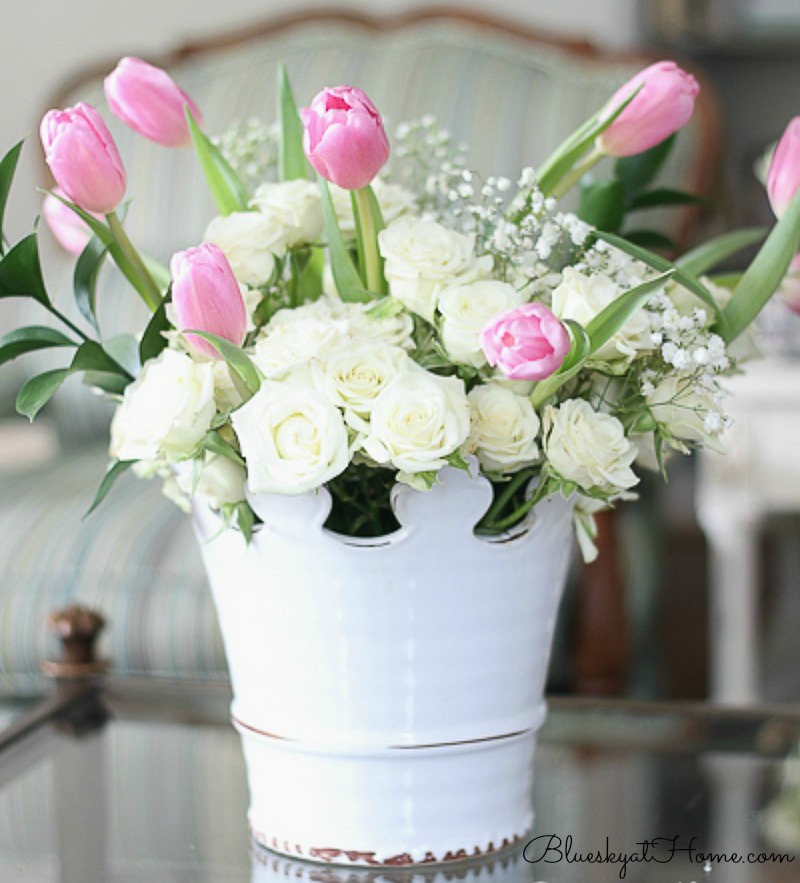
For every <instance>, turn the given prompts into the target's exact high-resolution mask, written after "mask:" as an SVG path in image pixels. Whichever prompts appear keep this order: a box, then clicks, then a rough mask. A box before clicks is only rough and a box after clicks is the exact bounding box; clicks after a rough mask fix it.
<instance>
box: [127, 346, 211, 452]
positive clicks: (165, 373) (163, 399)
mask: <svg viewBox="0 0 800 883" xmlns="http://www.w3.org/2000/svg"><path fill="white" fill-rule="evenodd" d="M215 411H216V406H215V404H214V368H213V366H212V364H211V363H210V362H195V361H194V360H193V359H192V358H191V357H190V356H187V355H186V354H184V353H181V352H178V351H176V350H171V349H165V350H163V351H162V353H161V355H159V356H158V358H157V359H152V360H151V361H149V362H147V363H145V366H144V368H143V369H142V373H141V374H140V375H139V377H138V378H137V379H136V380H135V381H134V382H133V383H131V384H130V385H129V386H128V387H127V389H126V390H125V395H124V397H123V399H122V403H121V404H120V406H119V408H118V409H117V412H116V414H115V415H114V420H113V421H112V423H111V448H110V452H111V456H112V457H116V458H117V459H119V460H155V459H156V457H158V456H159V455H162V456H165V457H167V458H168V459H175V460H177V459H180V458H181V457H185V456H186V455H188V454H189V453H191V451H192V449H193V448H194V447H195V446H196V445H197V443H198V442H199V441H200V440H201V439H202V438H203V436H204V435H205V434H206V432H208V429H209V427H210V425H211V419H212V417H213V416H214V413H215Z"/></svg>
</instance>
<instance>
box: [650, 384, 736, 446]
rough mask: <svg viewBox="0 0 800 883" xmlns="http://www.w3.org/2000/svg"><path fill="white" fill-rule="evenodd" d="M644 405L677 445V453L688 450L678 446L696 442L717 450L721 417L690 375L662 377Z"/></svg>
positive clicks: (720, 413) (721, 424)
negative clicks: (681, 443)
mask: <svg viewBox="0 0 800 883" xmlns="http://www.w3.org/2000/svg"><path fill="white" fill-rule="evenodd" d="M645 401H646V402H647V405H648V407H649V408H650V413H651V414H652V415H653V419H654V420H655V421H656V422H657V423H660V424H661V425H662V426H663V427H664V428H665V429H666V430H667V432H668V433H669V434H670V435H672V436H674V438H675V439H676V441H677V442H678V445H677V447H678V449H679V450H688V447H686V446H682V445H680V442H697V443H701V444H703V445H705V446H706V447H709V448H713V449H715V450H721V444H720V438H719V436H720V434H721V432H722V430H723V429H724V428H725V423H726V421H725V417H724V415H723V413H722V412H721V410H720V407H719V405H718V404H717V403H716V402H715V401H714V399H713V398H712V396H711V394H710V393H709V392H708V391H707V390H705V389H703V387H701V386H700V385H699V384H698V383H697V381H696V380H695V379H693V378H692V376H691V375H690V374H670V375H668V376H667V377H665V378H664V379H663V380H662V381H661V382H660V383H658V385H657V386H656V387H655V388H654V389H653V391H652V392H651V393H650V394H649V395H648V396H646V398H645Z"/></svg>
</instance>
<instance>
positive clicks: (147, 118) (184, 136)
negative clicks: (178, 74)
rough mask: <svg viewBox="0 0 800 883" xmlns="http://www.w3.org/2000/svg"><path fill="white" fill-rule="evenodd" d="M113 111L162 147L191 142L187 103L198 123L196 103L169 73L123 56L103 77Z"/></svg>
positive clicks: (187, 144)
mask: <svg viewBox="0 0 800 883" xmlns="http://www.w3.org/2000/svg"><path fill="white" fill-rule="evenodd" d="M105 90H106V98H107V100H108V106H109V107H110V108H111V111H112V113H114V114H115V115H116V116H118V117H119V118H120V119H121V120H122V122H123V123H125V125H126V126H130V128H131V129H133V130H134V132H138V133H139V134H140V135H144V137H145V138H149V139H150V140H151V141H155V142H156V143H157V144H163V145H164V146H165V147H188V146H189V145H190V144H191V143H192V136H191V134H190V133H189V125H188V123H187V121H186V110H185V108H186V107H187V106H188V107H189V110H191V112H192V116H193V117H194V118H195V120H197V122H198V123H200V122H202V117H201V115H200V111H199V109H198V107H197V105H196V104H195V103H194V101H192V99H191V98H190V97H189V96H188V95H187V94H186V93H185V92H184V91H183V89H181V88H180V86H178V84H177V83H176V82H175V81H174V80H173V79H172V77H170V75H169V74H168V73H167V72H166V71H163V70H161V68H159V67H154V66H153V65H152V64H148V63H147V62H146V61H142V60H141V59H140V58H123V59H121V60H120V61H119V63H118V64H117V66H116V67H115V68H114V70H113V71H112V72H111V73H110V74H109V75H108V76H107V77H106V79H105Z"/></svg>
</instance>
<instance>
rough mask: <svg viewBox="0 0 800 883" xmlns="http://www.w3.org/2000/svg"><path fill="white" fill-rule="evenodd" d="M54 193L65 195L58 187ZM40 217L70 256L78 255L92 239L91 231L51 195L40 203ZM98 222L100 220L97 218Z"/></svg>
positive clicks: (66, 206) (70, 210)
mask: <svg viewBox="0 0 800 883" xmlns="http://www.w3.org/2000/svg"><path fill="white" fill-rule="evenodd" d="M54 192H55V194H56V195H57V196H65V195H66V194H65V193H64V191H63V190H61V188H60V187H56V189H55V191H54ZM42 215H43V216H44V219H45V221H47V226H48V227H49V228H50V232H51V233H52V234H53V236H55V238H56V241H57V242H58V244H59V245H60V246H61V247H62V248H63V249H64V250H65V251H68V252H69V253H70V254H80V253H81V252H82V251H83V250H84V248H86V245H87V244H88V242H89V240H90V239H91V238H92V231H91V230H90V229H89V227H88V225H87V224H86V222H85V221H82V220H81V219H80V218H79V217H78V215H76V214H75V212H74V211H72V209H71V208H70V207H69V206H68V205H64V203H63V202H61V200H60V199H56V197H55V196H53V194H52V193H48V194H47V195H46V196H45V198H44V200H43V201H42ZM98 220H102V218H101V217H99V216H98Z"/></svg>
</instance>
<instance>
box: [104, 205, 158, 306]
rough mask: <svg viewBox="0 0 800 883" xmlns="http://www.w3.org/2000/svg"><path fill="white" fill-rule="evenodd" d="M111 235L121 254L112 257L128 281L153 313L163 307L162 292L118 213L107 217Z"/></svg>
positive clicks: (112, 213)
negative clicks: (129, 236)
mask: <svg viewBox="0 0 800 883" xmlns="http://www.w3.org/2000/svg"><path fill="white" fill-rule="evenodd" d="M106 220H107V221H108V226H109V229H110V230H111V235H112V236H113V237H114V241H115V242H116V244H117V245H118V246H119V253H118V254H114V253H113V252H112V256H113V257H114V260H115V261H116V262H117V266H118V267H119V268H120V270H122V272H123V273H124V274H125V276H126V278H127V279H128V281H129V282H130V283H131V285H133V287H134V288H135V289H136V290H137V291H138V292H139V294H140V295H141V296H142V300H143V301H144V302H145V303H146V304H147V306H148V307H149V308H150V310H151V311H152V312H154V313H155V311H156V310H157V309H158V308H159V307H160V306H161V291H160V289H159V287H158V285H156V283H155V281H154V279H153V277H152V276H151V275H150V271H149V270H148V269H147V267H146V266H145V263H144V261H143V260H142V257H141V255H140V254H139V252H138V251H137V250H136V248H135V246H134V245H133V243H132V242H131V241H130V239H129V238H128V234H127V233H126V232H125V228H124V227H123V226H122V222H121V221H120V219H119V218H118V217H117V213H116V212H111V213H110V214H107V215H106Z"/></svg>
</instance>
